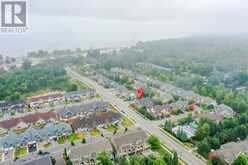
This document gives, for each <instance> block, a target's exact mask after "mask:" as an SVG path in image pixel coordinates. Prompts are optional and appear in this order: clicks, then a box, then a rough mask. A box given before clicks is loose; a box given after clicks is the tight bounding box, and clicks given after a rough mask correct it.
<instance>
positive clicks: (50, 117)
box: [0, 112, 57, 130]
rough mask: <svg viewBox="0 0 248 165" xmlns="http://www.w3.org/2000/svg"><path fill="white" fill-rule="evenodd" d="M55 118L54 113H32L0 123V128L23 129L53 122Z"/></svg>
mask: <svg viewBox="0 0 248 165" xmlns="http://www.w3.org/2000/svg"><path fill="white" fill-rule="evenodd" d="M56 119H57V116H56V114H55V113H54V112H45V113H34V114H29V115H26V116H22V117H17V118H11V119H9V120H4V121H1V122H0V128H2V129H5V130H10V129H23V128H27V127H28V126H29V125H32V124H35V123H36V122H41V121H44V122H50V121H55V120H56Z"/></svg>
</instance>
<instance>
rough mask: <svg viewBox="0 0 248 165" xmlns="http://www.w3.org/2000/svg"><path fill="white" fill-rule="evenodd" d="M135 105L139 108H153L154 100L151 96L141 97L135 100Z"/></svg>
mask: <svg viewBox="0 0 248 165" xmlns="http://www.w3.org/2000/svg"><path fill="white" fill-rule="evenodd" d="M135 106H136V107H138V108H141V107H146V108H152V107H153V106H154V101H153V100H152V99H150V98H141V99H137V100H135Z"/></svg>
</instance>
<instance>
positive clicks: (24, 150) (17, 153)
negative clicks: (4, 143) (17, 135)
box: [14, 147, 28, 158]
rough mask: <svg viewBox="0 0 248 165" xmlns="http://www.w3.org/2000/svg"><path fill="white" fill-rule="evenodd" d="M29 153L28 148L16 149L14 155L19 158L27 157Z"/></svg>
mask: <svg viewBox="0 0 248 165" xmlns="http://www.w3.org/2000/svg"><path fill="white" fill-rule="evenodd" d="M27 152H28V151H27V147H19V148H16V149H15V152H14V155H15V157H17V158H19V157H22V156H25V155H27Z"/></svg>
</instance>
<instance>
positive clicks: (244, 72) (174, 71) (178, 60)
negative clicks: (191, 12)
mask: <svg viewBox="0 0 248 165" xmlns="http://www.w3.org/2000/svg"><path fill="white" fill-rule="evenodd" d="M247 53H248V38H244V37H243V38H241V37H239V38H238V37H236V38H232V37H219V38H217V37H212V38H211V37H208V38H204V37H198V38H197V37H195V38H182V39H168V40H159V41H149V42H140V43H138V44H136V46H134V47H131V48H127V49H124V50H122V51H120V52H118V53H116V54H115V55H113V56H109V57H108V58H105V60H103V62H102V63H101V64H99V67H104V68H105V69H110V68H111V67H123V68H128V69H131V70H134V71H136V72H138V73H141V74H144V75H147V76H150V77H153V78H154V79H158V80H160V81H164V82H167V83H171V84H173V85H176V86H178V87H181V88H184V89H186V90H193V91H195V92H196V93H199V94H201V95H204V96H209V97H212V98H214V99H216V100H217V102H218V103H225V104H227V105H229V106H231V107H232V108H233V109H234V110H235V111H236V112H244V111H246V110H247V109H248V93H247V89H248V65H247V63H248V54H247ZM142 63H145V64H152V65H156V66H155V67H154V66H147V65H140V64H142ZM239 88H240V89H242V88H243V89H245V90H246V91H238V90H237V89H239Z"/></svg>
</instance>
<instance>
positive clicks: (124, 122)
mask: <svg viewBox="0 0 248 165" xmlns="http://www.w3.org/2000/svg"><path fill="white" fill-rule="evenodd" d="M121 124H122V125H123V127H125V128H129V127H132V126H133V125H134V123H133V122H132V121H131V120H130V119H129V118H127V117H123V119H122V123H121Z"/></svg>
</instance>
